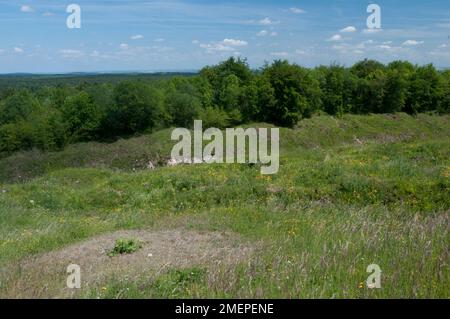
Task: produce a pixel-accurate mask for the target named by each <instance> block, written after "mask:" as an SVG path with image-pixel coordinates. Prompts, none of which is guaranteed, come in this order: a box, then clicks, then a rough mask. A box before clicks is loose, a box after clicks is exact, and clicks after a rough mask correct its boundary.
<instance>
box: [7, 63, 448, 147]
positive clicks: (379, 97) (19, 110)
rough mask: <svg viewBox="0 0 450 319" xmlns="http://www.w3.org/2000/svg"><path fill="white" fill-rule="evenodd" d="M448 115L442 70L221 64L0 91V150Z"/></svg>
mask: <svg viewBox="0 0 450 319" xmlns="http://www.w3.org/2000/svg"><path fill="white" fill-rule="evenodd" d="M320 112H322V113H327V114H330V115H335V116H340V115H342V114H344V113H355V114H368V113H393V112H406V113H409V114H416V113H419V112H436V113H449V112H450V71H448V70H447V71H438V70H436V68H435V67H434V66H433V65H425V66H419V65H413V64H411V63H409V62H406V61H395V62H392V63H389V64H388V65H384V64H382V63H380V62H377V61H373V60H363V61H360V62H358V63H356V64H355V65H353V66H352V67H349V68H346V67H344V66H341V65H337V64H333V65H330V66H320V67H316V68H314V69H308V68H304V67H301V66H299V65H296V64H291V63H289V62H288V61H283V60H277V61H274V62H273V63H271V64H268V63H267V64H266V65H264V66H263V67H262V68H261V69H258V70H252V69H250V67H249V65H248V64H247V61H246V60H245V59H239V58H238V59H236V58H230V59H228V60H226V61H224V62H222V63H220V64H218V65H215V66H208V67H205V68H203V69H202V70H201V71H200V72H199V74H197V75H195V76H175V77H170V78H167V77H165V78H162V79H159V80H152V81H146V80H136V79H130V80H124V81H121V82H119V83H116V82H103V83H92V82H87V81H80V82H79V83H77V84H73V83H70V84H68V83H66V84H58V85H47V84H46V85H43V86H41V87H38V88H33V89H29V88H25V87H13V88H9V89H4V90H1V91H0V153H2V154H9V153H11V152H14V151H17V150H24V149H31V148H39V149H42V150H46V151H49V150H58V149H61V148H63V147H64V146H65V145H67V144H69V143H76V142H83V141H92V140H101V141H104V140H113V139H116V138H118V137H126V136H131V135H134V134H140V133H145V132H151V131H154V130H157V129H162V128H165V127H171V126H177V127H190V126H191V125H192V123H193V121H194V119H201V120H203V122H204V126H205V127H219V128H224V127H228V126H235V125H239V124H243V123H250V122H267V123H272V124H275V125H278V126H286V127H291V126H294V125H295V124H296V123H297V122H298V121H299V120H301V119H303V118H308V117H310V116H311V115H313V114H317V113H320Z"/></svg>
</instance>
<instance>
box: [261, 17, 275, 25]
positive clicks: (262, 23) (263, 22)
mask: <svg viewBox="0 0 450 319" xmlns="http://www.w3.org/2000/svg"><path fill="white" fill-rule="evenodd" d="M259 24H261V25H272V24H275V22H273V21H272V20H270V19H269V18H264V19H262V20H259Z"/></svg>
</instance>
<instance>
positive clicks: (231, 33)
mask: <svg viewBox="0 0 450 319" xmlns="http://www.w3.org/2000/svg"><path fill="white" fill-rule="evenodd" d="M71 3H76V4H79V5H80V7H81V10H82V15H81V22H82V27H81V29H68V28H67V26H66V19H67V17H68V16H69V14H68V13H66V7H67V6H68V5H69V4H71ZM370 3H376V4H378V5H379V6H380V7H381V18H382V30H380V31H378V32H369V31H368V30H367V25H366V20H367V17H368V16H369V13H367V12H366V8H367V6H368V5H369V4H370ZM232 55H234V56H242V57H247V58H248V62H249V63H250V65H251V66H252V67H259V66H261V65H263V64H264V62H265V61H272V60H274V59H287V60H289V61H291V62H296V63H298V64H300V65H303V66H308V67H309V66H316V65H320V64H325V65H328V64H330V63H332V62H338V63H341V64H345V65H351V64H353V63H354V62H355V61H358V60H360V59H363V58H374V59H377V60H380V61H382V62H389V61H392V60H396V59H407V60H410V61H412V62H414V63H419V64H425V63H434V64H435V65H436V66H438V67H449V66H450V1H449V0H428V1H424V0H420V1H419V0H373V1H365V0H337V1H336V0H335V1H331V0H292V1H288V0H277V1H275V0H274V1H269V0H258V1H250V0H239V1H237V0H228V1H205V0H177V1H175V0H174V1H172V0H168V1H150V0H142V1H138V0H130V1H119V0H102V1H100V0H97V1H88V0H71V1H65V0H22V1H17V0H0V73H12V72H34V73H54V72H81V71H158V70H164V71H171V70H195V69H198V68H201V67H203V66H205V65H208V64H213V63H217V62H219V61H221V60H223V59H226V58H227V57H229V56H232Z"/></svg>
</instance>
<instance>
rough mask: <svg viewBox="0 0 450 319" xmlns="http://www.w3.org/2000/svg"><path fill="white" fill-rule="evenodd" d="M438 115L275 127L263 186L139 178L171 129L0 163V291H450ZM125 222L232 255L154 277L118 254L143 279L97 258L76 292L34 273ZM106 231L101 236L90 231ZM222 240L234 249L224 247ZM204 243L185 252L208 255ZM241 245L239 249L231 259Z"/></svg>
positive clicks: (160, 173) (447, 144) (244, 179)
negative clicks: (276, 159) (377, 274)
mask: <svg viewBox="0 0 450 319" xmlns="http://www.w3.org/2000/svg"><path fill="white" fill-rule="evenodd" d="M449 120H450V118H449V117H448V116H446V117H433V116H427V115H421V116H419V117H417V118H413V117H410V116H407V115H403V114H398V115H377V116H350V115H349V116H345V117H344V118H342V119H335V118H332V117H317V118H313V119H311V120H306V121H303V122H301V123H300V124H299V126H298V127H297V128H295V129H293V130H288V129H283V130H282V134H281V143H282V151H281V155H282V158H281V169H280V172H279V174H277V175H274V176H272V177H270V176H261V175H260V173H259V169H258V168H257V167H251V166H247V165H195V166H179V167H160V168H158V169H156V170H154V171H149V170H144V169H142V168H143V167H144V166H143V165H144V164H145V163H146V161H148V160H149V159H158V158H160V159H164V158H165V157H166V156H167V154H168V153H166V152H169V151H170V147H171V143H170V141H169V140H168V137H169V131H164V132H159V133H157V134H156V135H152V136H144V137H139V138H135V139H131V140H127V141H119V142H117V143H114V144H109V145H102V144H95V143H87V144H80V145H74V146H71V147H69V148H68V149H66V150H64V151H62V152H60V153H48V154H43V153H38V152H29V153H21V154H16V155H14V156H12V157H9V158H6V159H2V160H1V161H0V165H1V167H2V169H1V173H0V176H1V180H2V181H3V183H4V184H2V185H0V265H2V267H0V268H1V269H2V270H3V271H2V273H0V283H1V284H0V295H1V296H7V297H11V296H26V295H27V293H28V294H30V293H31V294H32V296H33V297H54V296H63V295H67V294H69V296H74V297H109V298H116V297H119V298H126V297H210V298H211V297H254V298H260V297H263V298H265V297H275V298H277V297H280V298H289V297H290V298H299V297H301V298H305V297H310V298H311V297H326V298H331V297H337V298H342V297H350V298H358V297H362V298H364V297H416V298H424V297H441V298H448V296H449V295H450V291H449V288H448V287H450V282H449V278H450V276H449V271H448V260H449V252H448V236H449V234H448V231H449V229H448V225H449V221H450V220H449V208H450V196H449V187H450V182H449V176H450V160H449V159H450V125H449V124H450V123H449ZM163 137H164V138H163ZM166 141H167V142H166ZM137 157H138V159H139V160H138V162H136V158H137ZM136 163H142V164H139V165H137V164H136ZM133 168H134V169H136V171H133ZM141 169H142V170H141ZM18 174H21V177H19V175H18ZM23 177H26V181H24V180H22V178H23ZM18 180H22V181H23V183H20V184H14V183H13V182H14V181H18ZM127 229H128V230H130V229H140V230H141V231H150V232H153V233H152V234H153V235H145V236H143V238H154V236H155V235H154V234H160V232H174V233H182V234H186V231H189V232H191V233H192V232H193V233H194V235H192V236H193V238H197V237H198V236H200V235H199V234H203V235H204V236H206V237H205V238H216V239H213V240H215V241H217V245H216V246H215V247H218V248H217V249H221V251H229V252H233V253H232V254H231V255H230V254H224V256H225V255H226V256H228V257H226V258H225V257H222V259H219V260H218V261H217V260H216V259H215V258H213V257H211V258H210V259H211V260H214V264H211V263H208V262H203V261H202V260H203V259H198V260H197V259H196V258H193V259H192V260H191V259H189V260H190V261H189V262H186V263H183V264H182V265H181V264H179V263H173V264H171V265H172V266H170V267H169V268H164V269H159V270H154V269H153V270H152V269H150V268H151V267H150V266H149V264H147V263H146V262H145V258H144V261H142V260H141V259H136V258H135V259H133V257H132V256H133V255H130V256H129V257H127V256H122V257H120V258H123V259H124V262H126V261H127V260H131V261H129V262H130V263H131V264H133V265H135V263H138V260H139V263H140V264H139V266H141V268H139V269H140V270H139V271H136V272H135V273H130V274H127V275H121V274H120V273H111V272H108V271H106V268H107V267H106V264H105V268H102V267H97V268H96V269H95V270H92V269H91V268H89V267H87V266H86V267H84V268H83V269H84V271H86V272H88V273H89V277H90V278H94V279H92V280H91V281H88V282H85V283H84V286H83V289H81V290H80V291H78V292H77V293H76V294H72V293H70V292H67V289H65V288H64V286H65V278H66V273H65V269H64V268H57V269H53V268H51V267H50V268H49V269H53V270H52V271H54V272H55V273H45V272H42V273H41V272H40V271H39V268H38V267H37V266H34V268H33V261H34V260H35V258H36V260H42V258H43V257H42V256H45V255H42V254H45V253H47V252H55V253H54V254H53V255H51V256H68V257H69V259H70V256H71V255H70V254H71V252H73V251H74V250H75V251H76V249H75V248H74V246H71V248H70V249H69V248H68V247H67V246H68V245H69V244H70V245H78V244H79V245H80V246H79V247H86V245H88V243H91V242H93V243H94V244H95V243H99V242H101V243H103V245H110V246H113V245H114V242H113V241H112V239H113V238H116V237H114V234H116V233H115V232H116V231H123V230H127ZM105 233H111V234H112V235H109V236H107V237H98V236H100V235H102V234H105ZM217 233H219V234H226V235H223V236H226V237H227V238H231V239H232V240H231V241H226V242H227V244H225V243H222V241H221V239H219V237H217V236H216V235H214V234H217ZM136 236H137V235H136ZM152 236H153V237H152ZM186 236H188V235H186ZM189 236H190V235H189ZM92 238H94V239H92ZM95 238H99V239H98V240H95ZM105 238H107V239H109V240H110V242H109V243H108V242H106V244H105ZM190 238H191V237H186V238H185V239H186V240H188V242H189V241H190V240H191V239H190ZM87 239H92V240H91V241H89V242H84V240H87ZM100 239H101V240H100ZM177 240H182V238H178V239H175V241H177ZM211 240H212V239H208V240H207V241H211ZM191 242H194V241H193V239H192V241H191ZM83 243H84V244H83ZM199 243H200V244H198V245H196V246H195V247H196V250H195V252H193V254H196V253H202V252H203V253H204V254H206V255H207V256H209V254H211V251H210V250H207V248H206V246H204V245H205V244H201V243H202V242H201V241H199ZM83 245H84V246H83ZM236 245H238V246H239V245H241V246H242V247H247V248H246V250H245V251H248V252H249V253H248V254H243V255H241V254H237V253H236V252H235V250H233V247H236ZM145 247H147V246H145ZM145 247H144V249H148V247H147V248H145ZM151 247H153V248H152V249H153V251H152V258H153V257H156V258H162V261H164V260H165V258H169V257H167V256H166V255H165V254H164V253H163V251H162V249H163V248H162V246H161V248H160V249H161V250H158V247H159V246H156V248H155V246H151ZM103 248H104V246H98V247H97V246H94V247H91V248H90V249H92V251H93V252H94V253H96V254H102V252H101V251H102V249H103ZM169 249H170V248H169ZM217 251H218V250H217ZM82 255H83V254H82ZM233 256H236V257H235V260H233V262H229V261H230V260H232V259H233ZM102 258H103V257H102ZM105 258H106V257H105ZM127 258H130V259H127ZM149 258H150V257H149ZM174 258H175V259H177V258H178V260H180V258H181V259H183V258H184V257H181V256H179V257H176V256H175V257H174ZM44 259H45V258H44ZM207 259H208V258H207ZM225 259H226V260H225ZM133 261H134V262H133ZM52 262H53V260H52V259H50V260H49V263H52ZM72 262H75V263H77V262H79V263H81V264H82V263H83V260H74V261H72ZM167 262H169V261H167ZM108 264H109V263H108ZM370 264H378V265H379V266H380V267H381V269H382V289H374V290H372V289H367V287H366V285H365V280H366V278H367V276H368V273H366V268H367V266H368V265H370ZM19 265H20V267H19ZM30 265H31V266H30ZM40 265H41V264H40ZM41 266H42V265H41ZM27 269H28V271H29V272H30V273H27V271H26V270H27ZM102 269H103V270H102ZM92 272H94V273H92Z"/></svg>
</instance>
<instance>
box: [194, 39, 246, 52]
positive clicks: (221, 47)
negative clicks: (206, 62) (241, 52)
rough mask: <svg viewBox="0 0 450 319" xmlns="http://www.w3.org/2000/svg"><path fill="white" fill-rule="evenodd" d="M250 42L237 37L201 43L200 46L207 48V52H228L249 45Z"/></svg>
mask: <svg viewBox="0 0 450 319" xmlns="http://www.w3.org/2000/svg"><path fill="white" fill-rule="evenodd" d="M247 45H248V43H247V42H246V41H243V40H237V39H224V40H223V41H220V42H215V43H208V44H205V43H202V44H200V48H202V49H205V50H206V53H214V52H227V51H236V48H237V47H244V46H247Z"/></svg>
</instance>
